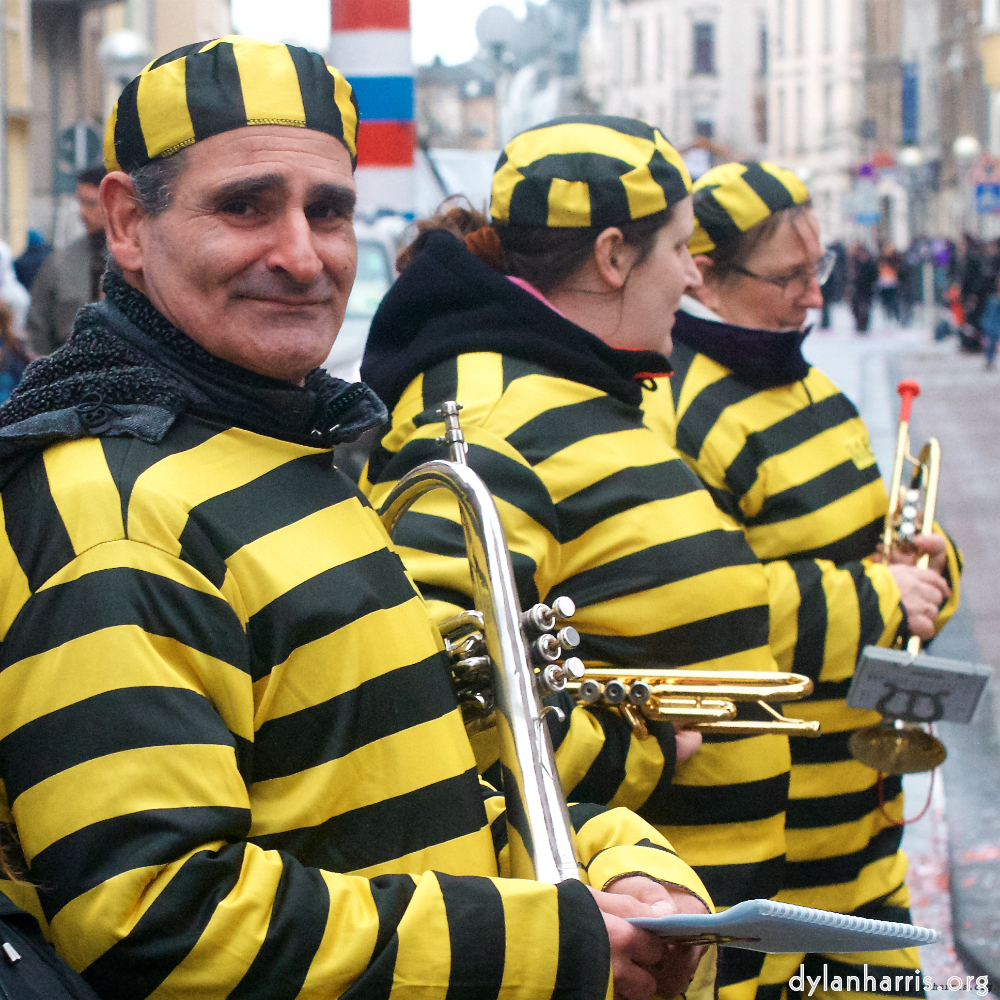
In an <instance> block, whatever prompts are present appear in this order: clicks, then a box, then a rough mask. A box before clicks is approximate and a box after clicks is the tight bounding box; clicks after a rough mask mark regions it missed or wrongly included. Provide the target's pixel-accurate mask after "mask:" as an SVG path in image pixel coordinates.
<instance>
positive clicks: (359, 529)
mask: <svg viewBox="0 0 1000 1000" xmlns="http://www.w3.org/2000/svg"><path fill="white" fill-rule="evenodd" d="M369 513H371V512H370V511H369V508H367V507H363V506H362V505H361V501H360V500H358V498H357V497H351V498H350V499H348V500H342V501H341V502H340V503H338V504H335V505H334V506H332V507H325V508H324V509H322V510H318V511H316V513H315V514H310V515H309V516H308V517H304V518H302V519H301V520H299V521H296V522H294V523H293V524H289V525H287V526H286V527H284V528H279V529H278V530H277V531H272V532H270V533H269V534H267V535H263V536H262V537H261V538H257V539H255V540H254V541H252V542H250V543H249V544H248V545H244V546H243V548H241V549H239V550H238V551H236V552H234V553H233V554H232V555H231V556H230V557H229V558H228V559H227V560H226V565H227V566H228V567H229V572H230V573H231V574H233V575H234V577H235V578H236V579H237V580H238V581H239V588H240V593H241V594H242V596H243V604H244V608H245V611H246V613H247V615H249V616H253V615H255V614H256V613H257V612H258V611H260V609H261V608H263V607H266V606H267V605H268V604H270V603H271V602H272V601H273V600H275V599H276V598H278V597H281V595H282V594H286V593H288V592H289V591H290V590H293V589H294V588H295V587H297V586H299V585H300V584H302V583H305V581H306V580H311V579H312V578H313V577H315V576H319V575H320V574H321V573H324V572H326V571H327V570H330V569H333V568H334V567H336V566H342V565H344V564H345V563H348V562H351V561H352V560H354V559H360V558H361V557H362V556H367V555H370V554H371V553H372V552H378V551H379V550H380V549H384V548H386V546H387V544H388V537H387V536H386V534H385V532H384V531H382V529H381V526H380V525H378V523H377V521H376V520H375V519H374V517H369V516H368V514H369ZM317 538H323V539H336V545H330V546H317V545H316V539H317Z"/></svg>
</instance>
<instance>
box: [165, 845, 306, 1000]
mask: <svg viewBox="0 0 1000 1000" xmlns="http://www.w3.org/2000/svg"><path fill="white" fill-rule="evenodd" d="M292 863H294V862H292ZM283 869H284V865H283V864H282V860H281V855H280V854H278V852H277V851H262V850H261V849H260V848H258V847H255V846H254V845H253V844H248V845H247V848H246V851H245V852H244V854H243V866H242V869H241V871H240V877H239V879H238V880H237V882H236V885H235V886H233V888H232V890H231V891H230V892H229V895H228V896H226V897H225V899H222V900H220V901H219V902H218V903H216V905H215V907H214V909H213V910H212V915H211V917H210V918H209V920H208V924H207V925H206V926H205V929H204V930H203V931H202V932H201V935H200V936H199V937H198V940H197V941H196V942H195V944H194V947H193V948H192V949H191V950H190V951H189V952H188V953H187V954H186V955H185V956H184V957H183V958H182V959H181V960H180V961H179V962H178V963H177V964H176V965H175V966H174V967H173V969H171V970H170V975H169V976H167V978H166V979H164V980H163V982H162V983H160V985H159V986H158V987H157V988H156V989H155V990H153V992H152V993H150V994H149V998H150V1000H172V998H176V997H198V1000H225V998H226V997H228V996H229V994H230V993H232V991H233V989H234V988H235V987H236V986H237V985H238V984H239V982H240V980H242V979H243V977H244V976H245V975H246V973H247V971H248V970H249V969H250V966H251V965H252V964H253V960H254V959H255V958H256V957H257V953H258V951H260V948H261V945H262V944H263V943H264V938H265V936H266V935H267V927H268V923H269V922H270V919H271V912H272V910H273V908H274V897H275V894H276V893H277V891H278V884H279V882H280V880H281V873H282V870H283Z"/></svg>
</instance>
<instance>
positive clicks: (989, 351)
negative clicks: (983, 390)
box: [979, 279, 1000, 371]
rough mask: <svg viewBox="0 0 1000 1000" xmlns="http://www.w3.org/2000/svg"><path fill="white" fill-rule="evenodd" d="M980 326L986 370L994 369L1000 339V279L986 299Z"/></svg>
mask: <svg viewBox="0 0 1000 1000" xmlns="http://www.w3.org/2000/svg"><path fill="white" fill-rule="evenodd" d="M979 328H980V330H981V331H982V334H983V354H984V355H985V356H986V370H987V371H992V369H993V366H994V362H995V359H996V353H997V341H998V340H1000V279H998V280H997V287H995V288H994V289H993V294H992V295H990V296H989V297H988V298H987V300H986V306H985V308H984V309H983V312H982V315H981V316H980V318H979Z"/></svg>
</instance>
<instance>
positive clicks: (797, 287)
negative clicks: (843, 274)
mask: <svg viewBox="0 0 1000 1000" xmlns="http://www.w3.org/2000/svg"><path fill="white" fill-rule="evenodd" d="M836 263H837V252H836V250H827V251H826V253H824V254H823V256H822V257H820V259H819V260H818V261H817V263H816V265H815V267H812V268H799V269H798V270H797V271H793V272H792V273H791V274H783V275H779V276H778V277H775V278H769V277H767V276H766V275H763V274H755V273H754V272H753V271H748V270H747V269H746V268H745V267H734V268H733V269H732V270H734V271H736V272H737V273H739V274H745V275H746V276H747V277H748V278H756V279H757V281H763V282H766V283H767V284H768V285H776V286H777V287H778V288H780V289H781V290H782V291H783V292H785V294H786V295H787V294H788V292H789V291H793V292H802V291H804V290H805V289H806V288H807V287H808V286H809V282H810V281H813V280H815V281H816V284H818V285H821V286H822V285H825V284H826V283H827V281H829V279H830V275H831V274H833V268H834V266H835V265H836Z"/></svg>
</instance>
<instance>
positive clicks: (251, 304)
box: [126, 125, 357, 383]
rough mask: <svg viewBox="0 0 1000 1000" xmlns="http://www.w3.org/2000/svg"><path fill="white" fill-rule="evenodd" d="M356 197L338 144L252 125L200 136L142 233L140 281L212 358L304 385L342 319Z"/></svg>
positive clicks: (321, 136) (316, 135)
mask: <svg viewBox="0 0 1000 1000" xmlns="http://www.w3.org/2000/svg"><path fill="white" fill-rule="evenodd" d="M354 197H355V189H354V177H353V174H352V171H351V160H350V156H349V155H348V152H347V149H346V148H345V147H344V145H343V144H342V143H341V142H339V141H338V140H337V139H335V138H334V137H333V136H330V135H326V134H325V133H322V132H315V131H312V130H308V129H302V128H292V127H289V126H277V125H276V126H270V125H255V126H250V127H247V128H242V129H236V130H235V131H232V132H226V133H223V134H221V135H216V136H212V137H210V138H208V139H204V140H202V141H201V142H198V143H196V144H195V145H194V146H192V147H191V148H190V149H188V151H187V153H186V163H185V165H184V168H183V170H182V171H181V173H180V175H179V176H178V177H177V178H176V179H175V181H174V182H173V185H172V187H171V201H170V206H169V208H167V209H166V210H165V211H164V212H161V213H160V214H159V215H156V216H145V217H143V219H142V220H141V222H140V224H139V228H138V241H139V247H140V251H141V254H140V256H141V271H140V273H139V275H138V278H139V280H138V281H137V282H136V283H137V284H139V286H140V289H141V290H142V291H144V292H145V293H146V295H147V296H148V297H149V298H150V300H151V301H152V303H153V305H155V306H156V308H157V309H158V310H159V311H160V312H161V313H162V314H163V315H164V316H166V317H167V319H169V320H170V322H171V323H173V324H174V325H175V326H177V327H179V328H180V329H182V330H183V331H184V332H185V333H186V334H187V335H188V336H189V337H190V338H191V339H192V340H194V341H195V342H196V343H198V344H200V345H201V346H202V347H204V348H205V349H206V350H207V351H210V352H211V353H212V354H214V355H216V356H217V357H220V358H224V359H225V360H227V361H231V362H233V363H234V364H237V365H240V366H241V367H243V368H248V369H250V370H251V371H255V372H258V373H260V374H262V375H269V376H271V377H272V378H277V379H282V380H284V381H288V382H294V383H301V381H302V379H303V378H304V377H305V375H306V374H307V373H308V372H309V371H311V370H312V369H313V368H315V367H316V366H317V365H319V364H321V363H322V362H323V361H324V360H325V359H326V356H327V355H328V354H329V352H330V348H331V347H332V346H333V342H334V340H335V339H336V337H337V333H338V331H339V330H340V326H341V324H342V323H343V320H344V311H345V309H346V307H347V298H348V296H349V294H350V291H351V286H352V284H353V283H354V273H355V269H356V267H357V243H356V241H355V238H354V227H353V213H354ZM126 274H127V276H128V272H126Z"/></svg>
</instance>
